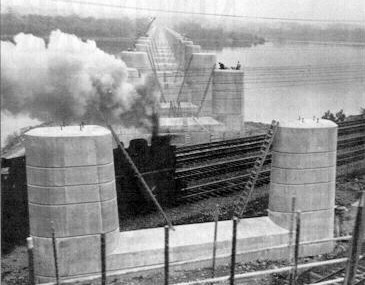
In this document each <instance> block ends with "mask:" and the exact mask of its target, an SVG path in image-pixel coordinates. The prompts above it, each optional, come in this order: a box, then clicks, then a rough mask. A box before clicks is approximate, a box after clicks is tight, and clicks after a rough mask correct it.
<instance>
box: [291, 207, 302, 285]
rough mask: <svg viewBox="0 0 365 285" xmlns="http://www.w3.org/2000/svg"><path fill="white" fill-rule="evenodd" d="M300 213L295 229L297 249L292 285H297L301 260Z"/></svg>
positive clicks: (295, 251)
mask: <svg viewBox="0 0 365 285" xmlns="http://www.w3.org/2000/svg"><path fill="white" fill-rule="evenodd" d="M300 215H301V213H300V212H297V216H296V229H295V249H294V265H293V271H292V279H291V280H292V283H291V284H292V285H296V284H297V275H298V259H299V245H300V218H301V217H300Z"/></svg>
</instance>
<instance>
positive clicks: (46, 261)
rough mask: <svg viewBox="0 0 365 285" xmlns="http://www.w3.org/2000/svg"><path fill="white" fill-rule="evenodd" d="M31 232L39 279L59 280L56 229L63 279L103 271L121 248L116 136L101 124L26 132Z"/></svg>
mask: <svg viewBox="0 0 365 285" xmlns="http://www.w3.org/2000/svg"><path fill="white" fill-rule="evenodd" d="M25 137H26V140H25V147H26V158H27V159H26V167H27V184H28V197H29V199H28V200H29V220H30V234H31V236H32V238H33V242H34V270H35V275H36V278H37V280H38V281H41V280H43V279H50V280H54V278H55V264H54V256H53V247H52V227H53V228H54V233H55V237H56V248H57V252H58V267H59V274H60V276H61V277H68V276H72V275H80V274H95V273H98V272H100V270H101V267H100V234H101V233H105V234H106V242H107V243H106V251H107V254H111V252H112V251H114V250H115V248H116V247H117V246H118V242H117V239H118V234H119V220H118V207H117V197H116V190H115V177H114V159H113V153H112V138H111V134H110V132H109V130H107V129H105V128H102V127H99V126H84V127H83V128H82V130H80V127H79V126H69V127H63V128H62V129H61V127H48V128H37V129H33V130H31V131H29V132H27V133H26V136H25Z"/></svg>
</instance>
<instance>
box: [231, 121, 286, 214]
mask: <svg viewBox="0 0 365 285" xmlns="http://www.w3.org/2000/svg"><path fill="white" fill-rule="evenodd" d="M278 125H279V122H277V121H275V120H273V121H272V122H271V125H270V128H269V130H268V131H267V133H266V136H265V139H264V142H263V144H262V146H261V148H260V155H259V157H258V158H257V159H256V161H255V163H254V166H253V170H252V171H251V173H250V176H249V178H248V181H247V182H246V184H245V188H244V189H243V190H242V192H241V194H240V197H239V200H238V202H237V203H236V204H235V206H234V213H233V215H234V217H237V218H241V216H242V215H243V213H244V212H245V211H246V207H247V204H248V202H249V201H250V199H251V197H252V193H253V191H254V189H255V185H256V182H257V179H258V178H259V175H260V171H261V170H262V167H263V165H264V162H265V159H266V157H267V155H268V153H269V151H270V147H271V144H272V142H273V140H274V137H275V134H276V132H277V128H278Z"/></svg>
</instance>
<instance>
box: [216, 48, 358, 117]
mask: <svg viewBox="0 0 365 285" xmlns="http://www.w3.org/2000/svg"><path fill="white" fill-rule="evenodd" d="M214 52H216V53H217V61H221V62H223V63H225V64H226V65H227V66H235V65H236V63H237V61H238V60H239V61H240V62H241V64H242V66H243V69H244V70H245V111H246V114H245V119H246V120H248V121H265V122H269V121H271V120H272V119H279V120H293V119H296V118H298V116H299V115H300V116H305V117H308V118H312V117H313V116H321V115H323V113H324V112H325V111H327V110H331V111H338V110H340V109H344V111H345V113H346V114H358V113H359V112H360V107H361V106H362V107H365V46H356V45H353V46H351V45H349V46H341V45H328V44H323V45H319V44H303V43H267V44H265V45H259V46H255V47H251V48H225V49H223V50H222V51H214Z"/></svg>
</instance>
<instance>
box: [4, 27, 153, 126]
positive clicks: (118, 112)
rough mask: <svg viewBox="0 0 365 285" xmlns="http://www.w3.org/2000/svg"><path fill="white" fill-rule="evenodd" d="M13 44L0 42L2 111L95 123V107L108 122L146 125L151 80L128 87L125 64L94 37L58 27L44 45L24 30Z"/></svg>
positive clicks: (54, 119) (149, 119)
mask: <svg viewBox="0 0 365 285" xmlns="http://www.w3.org/2000/svg"><path fill="white" fill-rule="evenodd" d="M14 42H15V44H14V43H12V42H5V41H2V42H1V96H2V106H1V109H2V110H7V111H9V112H11V113H12V114H14V115H18V114H21V113H23V114H28V115H29V116H30V117H32V118H36V119H39V120H42V121H47V120H52V121H56V122H67V123H71V122H78V123H80V122H81V121H87V122H97V121H100V117H99V114H98V113H97V111H96V109H99V110H101V111H102V112H103V113H104V114H105V115H106V117H107V119H108V120H109V122H111V123H119V124H122V125H124V126H126V127H129V126H135V127H145V128H149V127H150V126H151V115H152V113H153V111H154V107H155V105H156V104H157V102H159V98H158V92H156V85H155V81H154V80H153V79H152V78H151V77H146V78H145V80H144V83H143V84H142V85H140V86H136V87H135V86H133V85H131V84H130V83H129V82H127V78H128V73H127V67H126V65H125V63H124V62H123V61H121V60H120V59H117V58H116V57H114V56H112V55H110V54H107V53H105V52H103V51H102V50H100V49H98V48H97V47H96V44H95V42H94V41H86V42H83V41H82V40H80V39H79V38H77V37H76V36H74V35H70V34H65V33H62V32H61V31H59V30H57V31H53V32H52V33H51V34H50V38H49V43H48V44H46V43H45V41H44V40H43V39H41V38H38V37H35V36H33V35H29V34H18V35H16V36H15V37H14Z"/></svg>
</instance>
